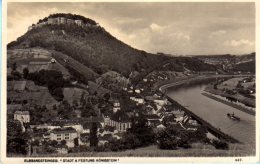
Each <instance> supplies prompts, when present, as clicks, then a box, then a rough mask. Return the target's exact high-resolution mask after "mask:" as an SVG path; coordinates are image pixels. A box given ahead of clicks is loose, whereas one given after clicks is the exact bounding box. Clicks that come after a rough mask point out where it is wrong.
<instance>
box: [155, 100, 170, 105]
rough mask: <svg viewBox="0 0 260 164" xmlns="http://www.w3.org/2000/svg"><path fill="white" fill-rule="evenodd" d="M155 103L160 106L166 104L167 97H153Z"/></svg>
mask: <svg viewBox="0 0 260 164" xmlns="http://www.w3.org/2000/svg"><path fill="white" fill-rule="evenodd" d="M153 101H154V103H155V104H157V105H160V106H164V105H167V99H164V100H161V99H155V100H153Z"/></svg>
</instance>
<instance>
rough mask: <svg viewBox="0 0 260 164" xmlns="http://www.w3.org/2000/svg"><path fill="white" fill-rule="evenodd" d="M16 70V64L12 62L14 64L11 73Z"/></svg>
mask: <svg viewBox="0 0 260 164" xmlns="http://www.w3.org/2000/svg"><path fill="white" fill-rule="evenodd" d="M16 68H17V64H16V62H14V63H13V64H12V70H13V71H16Z"/></svg>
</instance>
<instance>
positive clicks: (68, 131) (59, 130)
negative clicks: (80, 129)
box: [51, 127, 77, 134]
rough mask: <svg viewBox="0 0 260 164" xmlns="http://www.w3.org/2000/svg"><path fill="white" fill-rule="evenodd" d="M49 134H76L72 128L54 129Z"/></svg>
mask: <svg viewBox="0 0 260 164" xmlns="http://www.w3.org/2000/svg"><path fill="white" fill-rule="evenodd" d="M51 133H55V134H60V133H77V131H76V130H75V129H74V128H71V127H68V128H56V129H53V130H52V131H51Z"/></svg>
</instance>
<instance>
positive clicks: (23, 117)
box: [14, 111, 30, 123]
mask: <svg viewBox="0 0 260 164" xmlns="http://www.w3.org/2000/svg"><path fill="white" fill-rule="evenodd" d="M14 120H18V121H20V122H21V123H28V122H30V113H29V111H15V112H14Z"/></svg>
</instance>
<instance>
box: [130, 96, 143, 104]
mask: <svg viewBox="0 0 260 164" xmlns="http://www.w3.org/2000/svg"><path fill="white" fill-rule="evenodd" d="M130 100H133V101H135V102H136V104H137V105H141V104H144V99H143V98H142V97H141V96H137V97H130Z"/></svg>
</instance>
